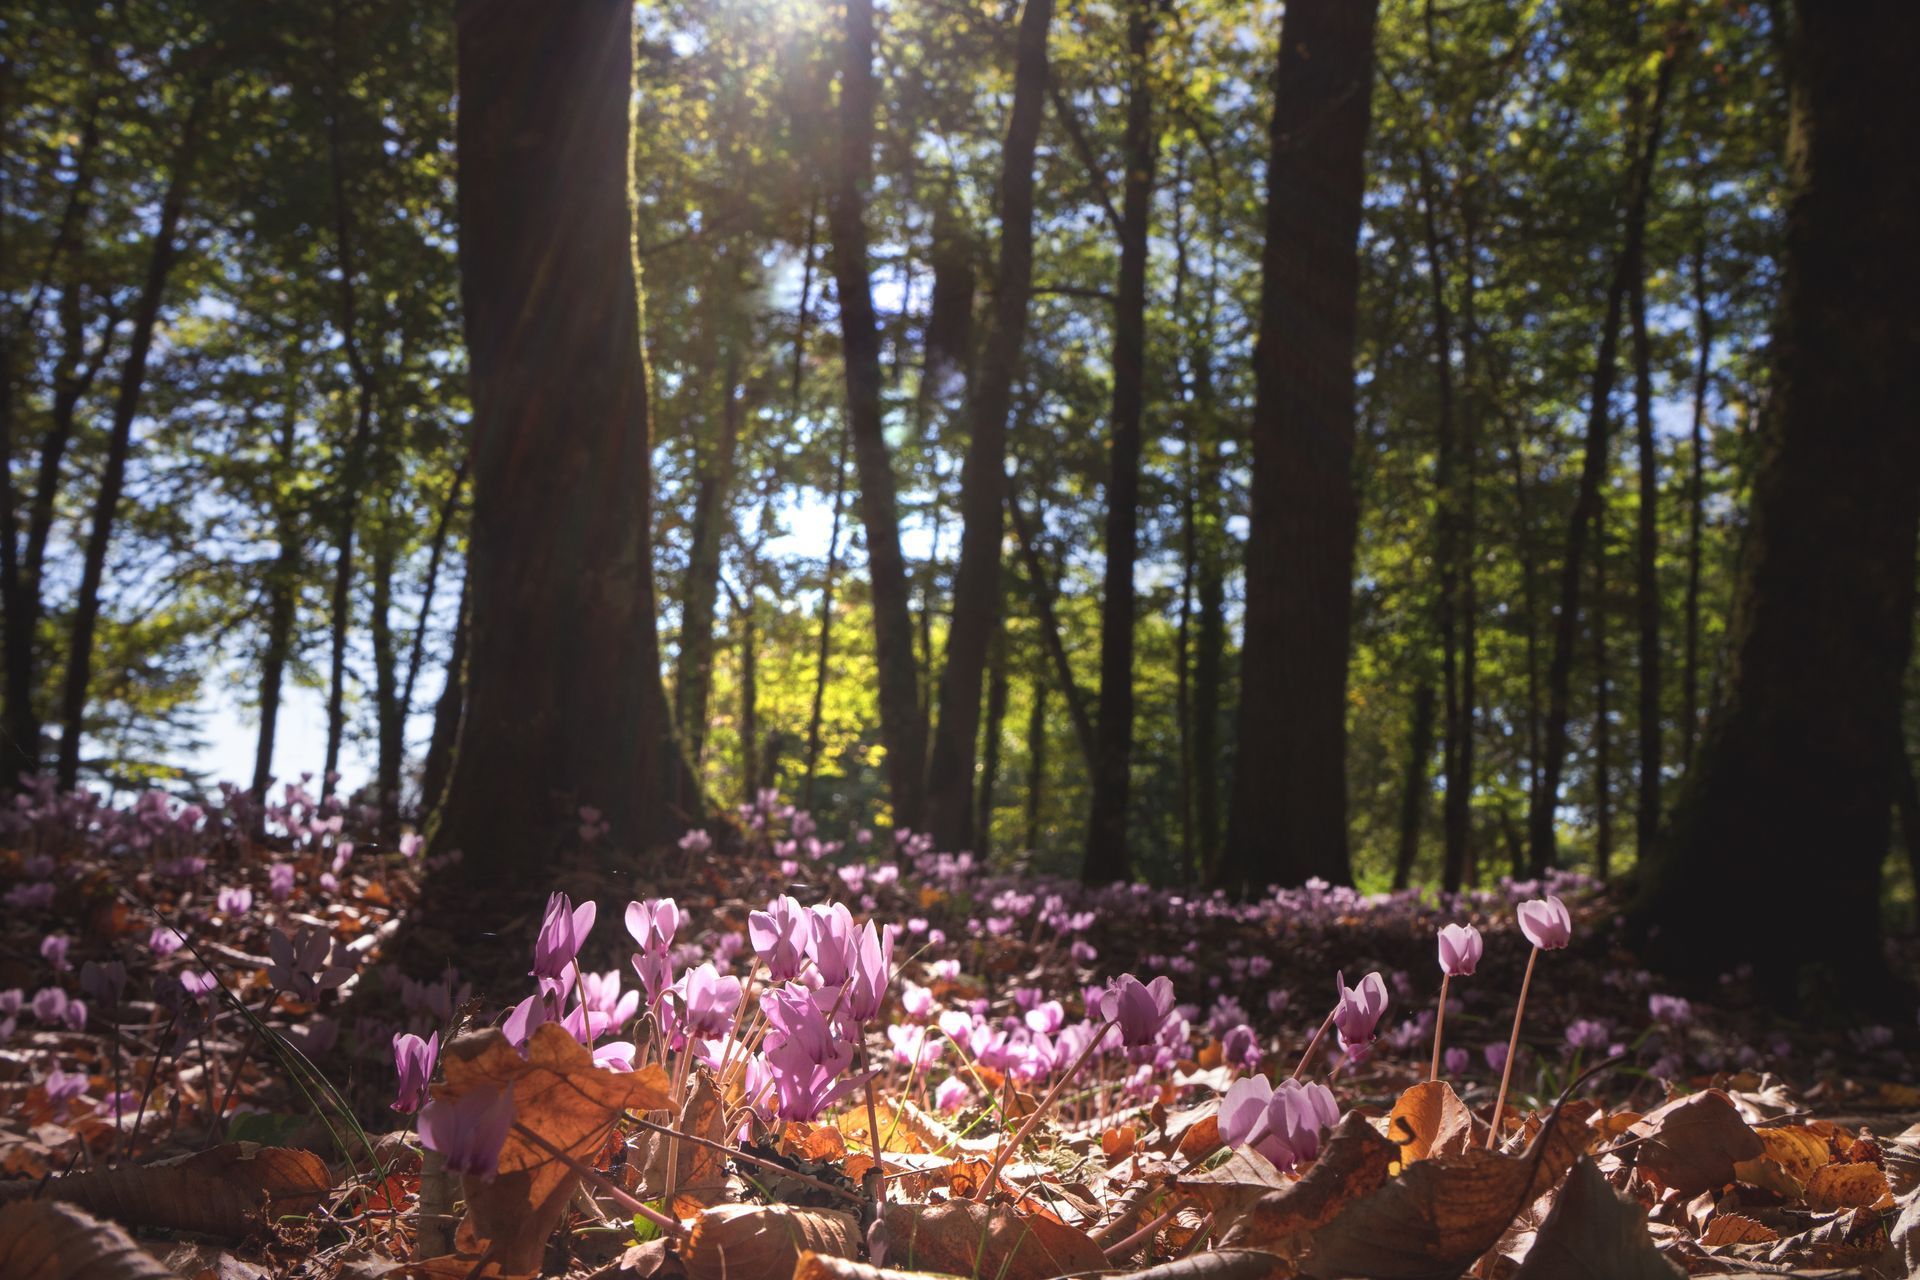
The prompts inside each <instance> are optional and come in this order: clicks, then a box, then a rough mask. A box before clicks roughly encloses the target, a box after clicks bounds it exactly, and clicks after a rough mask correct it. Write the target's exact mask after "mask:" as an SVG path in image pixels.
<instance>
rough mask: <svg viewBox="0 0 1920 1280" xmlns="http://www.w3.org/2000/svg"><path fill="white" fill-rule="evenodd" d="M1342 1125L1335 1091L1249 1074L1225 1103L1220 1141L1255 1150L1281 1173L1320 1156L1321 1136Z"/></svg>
mask: <svg viewBox="0 0 1920 1280" xmlns="http://www.w3.org/2000/svg"><path fill="white" fill-rule="evenodd" d="M1339 1122H1340V1106H1339V1104H1338V1103H1337V1102H1335V1101H1334V1097H1333V1090H1331V1089H1329V1088H1327V1087H1326V1086H1325V1085H1323V1084H1301V1083H1300V1082H1299V1081H1298V1080H1282V1081H1281V1082H1280V1084H1279V1087H1277V1088H1276V1087H1274V1086H1272V1085H1269V1084H1268V1083H1267V1078H1266V1077H1265V1076H1244V1077H1242V1078H1241V1079H1239V1080H1236V1081H1234V1082H1233V1085H1232V1087H1230V1088H1229V1089H1228V1090H1227V1096H1226V1097H1225V1099H1223V1100H1222V1101H1221V1103H1220V1119H1219V1125H1220V1140H1221V1141H1222V1142H1225V1143H1226V1144H1227V1145H1228V1146H1230V1147H1238V1146H1250V1147H1252V1148H1253V1149H1254V1150H1255V1151H1258V1152H1259V1153H1260V1154H1261V1155H1263V1156H1265V1157H1266V1158H1267V1159H1268V1160H1270V1161H1272V1162H1273V1163H1274V1165H1276V1166H1277V1167H1279V1168H1281V1169H1291V1168H1293V1167H1294V1166H1295V1165H1297V1164H1299V1163H1300V1162H1301V1161H1303V1160H1311V1159H1313V1157H1314V1156H1316V1155H1318V1154H1319V1152H1320V1137H1321V1135H1322V1134H1323V1133H1325V1132H1326V1131H1327V1130H1328V1129H1331V1128H1332V1127H1333V1126H1334V1125H1336V1124H1338V1123H1339Z"/></svg>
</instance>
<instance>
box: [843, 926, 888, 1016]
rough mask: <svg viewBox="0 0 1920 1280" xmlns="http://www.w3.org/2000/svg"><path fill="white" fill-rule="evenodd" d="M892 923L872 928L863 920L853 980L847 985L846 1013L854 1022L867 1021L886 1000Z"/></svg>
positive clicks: (855, 954) (855, 955)
mask: <svg viewBox="0 0 1920 1280" xmlns="http://www.w3.org/2000/svg"><path fill="white" fill-rule="evenodd" d="M893 935H894V927H893V926H892V925H888V926H887V927H886V928H884V929H876V928H875V927H874V924H873V921H871V920H869V921H867V924H866V928H864V929H862V930H861V931H860V945H859V947H858V948H857V949H856V950H855V952H854V962H853V984H852V985H851V986H850V987H848V988H847V1013H848V1016H850V1017H851V1018H852V1019H853V1020H854V1021H855V1022H862V1023H864V1022H871V1021H872V1020H873V1018H874V1016H875V1015H876V1014H878V1013H879V1012H880V1007H881V1006H882V1005H884V1004H885V1003H886V1002H887V987H888V985H889V984H890V982H891V981H892V978H893Z"/></svg>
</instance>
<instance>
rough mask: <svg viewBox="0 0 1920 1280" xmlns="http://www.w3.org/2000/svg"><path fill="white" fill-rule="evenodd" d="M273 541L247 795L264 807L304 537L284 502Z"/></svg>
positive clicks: (285, 449)
mask: <svg viewBox="0 0 1920 1280" xmlns="http://www.w3.org/2000/svg"><path fill="white" fill-rule="evenodd" d="M294 405H295V397H294V395H293V393H292V389H291V387H290V388H289V390H288V395H287V400H286V404H285V405H284V406H283V408H282V416H281V421H280V465H281V467H282V468H283V469H286V470H287V471H288V472H291V470H292V467H293V461H294V449H295V446H296V443H297V436H298V430H299V418H298V417H297V415H296V414H295V411H294ZM274 506H275V508H276V510H275V512H274V524H275V526H276V527H275V536H276V538H277V540H278V542H279V549H278V551H277V552H276V554H275V555H274V559H273V567H272V568H271V569H269V570H268V571H267V635H266V646H265V648H264V649H263V650H262V651H261V654H260V698H259V701H260V736H259V738H258V739H257V740H256V742H255V744H254V752H253V785H252V787H251V788H249V794H251V795H252V796H253V800H254V803H255V804H264V803H266V799H267V790H268V788H269V787H270V786H272V784H273V747H274V741H275V737H276V734H277V731H278V729H279V726H280V693H281V689H282V687H283V686H284V684H285V680H286V670H287V659H288V658H290V657H291V656H292V650H293V629H294V623H295V622H296V621H297V620H298V618H297V616H296V615H297V613H298V610H299V603H300V597H299V590H300V561H301V558H302V556H301V551H302V543H303V541H304V540H303V538H302V535H301V531H300V525H299V517H298V515H297V513H296V511H295V508H294V505H293V504H292V503H291V502H289V501H288V500H286V499H285V498H276V499H275V502H274Z"/></svg>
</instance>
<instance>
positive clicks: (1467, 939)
mask: <svg viewBox="0 0 1920 1280" xmlns="http://www.w3.org/2000/svg"><path fill="white" fill-rule="evenodd" d="M1485 949H1486V941H1485V939H1483V938H1481V936H1480V931H1479V930H1478V929H1476V928H1474V927H1473V926H1472V925H1470V924H1450V925H1444V926H1442V927H1441V930H1440V972H1442V973H1444V974H1446V975H1447V976H1448V977H1449V978H1464V977H1467V976H1469V975H1471V974H1472V973H1473V971H1474V970H1475V969H1477V968H1479V967H1480V954H1481V952H1482V951H1484V950H1485Z"/></svg>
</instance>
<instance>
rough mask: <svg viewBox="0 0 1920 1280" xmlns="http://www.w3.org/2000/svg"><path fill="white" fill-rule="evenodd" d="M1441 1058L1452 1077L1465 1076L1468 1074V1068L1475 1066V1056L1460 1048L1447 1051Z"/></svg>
mask: <svg viewBox="0 0 1920 1280" xmlns="http://www.w3.org/2000/svg"><path fill="white" fill-rule="evenodd" d="M1440 1058H1441V1061H1442V1062H1443V1063H1445V1064H1446V1068H1447V1074H1448V1075H1450V1076H1463V1075H1465V1074H1467V1068H1468V1067H1470V1066H1472V1065H1473V1055H1472V1054H1470V1053H1468V1052H1467V1051H1466V1050H1465V1049H1462V1048H1459V1047H1458V1046H1456V1047H1454V1048H1452V1049H1449V1050H1447V1051H1446V1052H1445V1053H1444V1054H1442V1055H1440Z"/></svg>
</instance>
